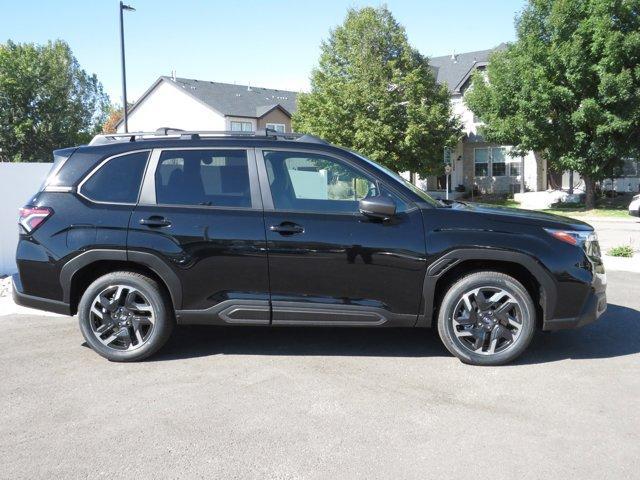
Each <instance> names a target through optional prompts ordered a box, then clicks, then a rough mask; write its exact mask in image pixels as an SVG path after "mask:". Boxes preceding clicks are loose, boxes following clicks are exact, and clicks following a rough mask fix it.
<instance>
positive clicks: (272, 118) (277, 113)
mask: <svg viewBox="0 0 640 480" xmlns="http://www.w3.org/2000/svg"><path fill="white" fill-rule="evenodd" d="M267 123H282V124H284V128H285V132H291V118H290V117H289V116H288V115H287V114H286V113H284V112H283V111H282V110H280V109H279V108H275V109H273V110H271V111H270V112H269V113H267V114H266V115H265V116H264V117H262V118H259V119H258V128H266V126H267Z"/></svg>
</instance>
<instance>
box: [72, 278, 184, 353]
mask: <svg viewBox="0 0 640 480" xmlns="http://www.w3.org/2000/svg"><path fill="white" fill-rule="evenodd" d="M78 318H79V322H80V330H81V331H82V335H83V336H84V338H85V340H86V341H87V344H89V346H91V348H93V350H95V351H96V352H97V353H99V354H100V355H102V356H103V357H105V358H107V359H109V360H112V361H116V362H127V361H135V360H142V359H144V358H147V357H149V356H150V355H152V354H154V353H155V352H156V351H158V349H160V348H161V347H162V346H163V345H164V344H165V342H166V341H167V339H168V338H169V336H170V335H171V331H172V330H173V325H174V323H175V321H174V316H173V311H172V308H171V305H170V304H169V301H168V298H167V296H166V294H165V293H164V291H163V290H162V289H161V288H160V285H158V283H157V282H156V281H155V280H153V279H151V278H149V277H147V276H145V275H141V274H139V273H134V272H113V273H109V274H107V275H104V276H102V277H100V278H98V279H97V280H96V281H94V282H93V283H92V284H91V285H89V287H88V288H87V290H86V291H85V292H84V294H83V295H82V299H81V300H80V304H79V305H78Z"/></svg>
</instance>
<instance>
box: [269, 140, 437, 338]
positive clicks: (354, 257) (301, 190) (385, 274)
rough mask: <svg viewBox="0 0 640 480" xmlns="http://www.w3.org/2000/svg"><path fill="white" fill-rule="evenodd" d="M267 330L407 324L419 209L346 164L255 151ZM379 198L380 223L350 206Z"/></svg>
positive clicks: (417, 279)
mask: <svg viewBox="0 0 640 480" xmlns="http://www.w3.org/2000/svg"><path fill="white" fill-rule="evenodd" d="M257 159H258V168H259V170H260V171H261V172H262V173H261V176H262V178H261V181H262V183H261V185H262V187H263V188H262V190H263V195H264V193H265V191H266V193H267V194H269V193H270V195H268V196H267V197H264V200H265V225H266V235H267V248H268V252H269V273H270V284H271V301H272V324H273V325H287V324H307V325H313V324H322V325H398V326H400V325H402V326H406V325H414V324H415V322H416V318H417V315H418V310H419V306H420V298H421V289H422V284H423V280H424V275H425V243H424V242H425V240H424V228H423V224H422V216H421V213H420V211H419V210H418V209H417V208H416V207H414V206H413V205H412V204H410V203H409V202H407V201H404V200H402V199H401V198H400V196H398V195H397V194H392V193H391V192H390V191H389V189H388V188H387V187H385V186H384V185H382V184H381V183H380V182H378V181H377V180H376V179H375V178H374V177H373V176H372V175H371V174H370V173H367V172H366V171H364V170H362V169H361V168H360V167H358V166H357V165H356V164H354V163H352V162H351V161H350V160H349V159H347V158H338V157H333V156H327V155H325V154H319V153H313V152H305V151H291V150H283V149H271V150H267V149H265V150H263V151H261V152H260V151H258V153H257ZM378 194H383V195H389V196H391V197H392V198H393V200H394V201H395V202H396V206H397V211H398V214H397V215H396V216H395V217H393V218H391V219H389V220H387V221H381V220H376V219H371V218H368V217H365V216H364V215H362V214H361V213H360V212H359V209H358V201H359V200H360V199H362V198H364V197H366V196H369V195H378Z"/></svg>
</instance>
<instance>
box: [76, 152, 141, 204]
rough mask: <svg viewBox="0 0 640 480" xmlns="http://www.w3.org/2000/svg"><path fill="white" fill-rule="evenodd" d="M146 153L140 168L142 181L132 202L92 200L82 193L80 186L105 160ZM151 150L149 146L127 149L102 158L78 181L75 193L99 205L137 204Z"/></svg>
mask: <svg viewBox="0 0 640 480" xmlns="http://www.w3.org/2000/svg"><path fill="white" fill-rule="evenodd" d="M144 152H146V153H147V161H146V163H145V166H144V169H143V170H142V181H141V182H140V186H139V187H138V195H137V196H136V201H135V202H133V203H130V202H105V201H102V200H94V199H93V198H90V197H89V196H87V195H85V194H84V193H82V187H83V186H84V184H85V183H87V182H88V181H89V179H90V178H91V177H92V176H93V175H94V174H95V173H96V172H97V171H98V170H100V169H101V168H102V167H103V166H104V165H106V164H107V162H110V161H111V160H113V159H114V158H118V157H124V156H127V155H132V154H135V153H144ZM150 152H151V149H149V148H145V149H141V150H129V151H127V152H123V153H118V154H116V155H111V156H109V157H107V158H105V159H104V160H102V161H101V162H100V163H99V164H98V165H97V166H95V167H94V168H93V169H92V170H91V171H90V172H89V173H88V174H87V175H85V177H84V178H83V179H82V180H81V181H80V183H78V187H77V188H76V193H77V194H78V195H79V196H81V197H82V198H84V199H86V200H88V201H90V202H92V203H97V204H100V205H133V206H135V205H137V204H138V202H139V201H140V196H141V192H142V187H143V186H144V182H145V178H146V176H147V170H148V169H149V164H150V162H149V158H150V155H149V153H150Z"/></svg>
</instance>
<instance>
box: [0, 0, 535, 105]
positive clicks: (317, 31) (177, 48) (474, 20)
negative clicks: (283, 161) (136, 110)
mask: <svg viewBox="0 0 640 480" xmlns="http://www.w3.org/2000/svg"><path fill="white" fill-rule="evenodd" d="M125 3H128V4H130V5H132V6H133V7H135V8H136V11H135V12H125V43H126V59H127V92H128V99H129V101H132V100H135V99H136V98H138V96H140V95H141V94H142V93H143V92H144V91H145V90H146V89H147V88H148V87H149V86H150V85H151V84H152V83H153V82H154V81H155V80H156V79H157V78H158V77H159V76H160V75H170V74H171V72H172V70H175V71H176V75H177V76H178V77H185V78H196V79H199V80H210V81H217V82H228V83H234V82H235V83H239V84H243V85H246V84H251V85H253V86H258V87H267V88H280V89H284V90H298V91H299V90H308V89H309V74H310V72H311V69H312V68H313V67H314V65H315V64H316V63H317V61H318V56H319V52H320V43H321V41H322V40H323V39H326V38H327V37H328V35H329V31H330V30H331V29H332V28H334V27H335V26H337V25H339V24H340V23H341V22H342V21H343V20H344V17H345V14H346V12H347V9H348V8H350V7H362V6H369V5H370V6H376V7H377V6H380V5H382V4H383V3H384V4H386V5H387V7H388V8H389V9H390V10H391V12H392V13H393V15H394V16H395V17H396V19H397V20H398V21H399V22H400V23H401V24H402V25H403V26H404V27H405V28H406V31H407V35H408V38H409V42H410V43H411V44H412V45H413V46H414V47H415V48H417V49H418V50H419V51H420V52H422V53H423V54H424V55H427V56H440V55H450V54H452V53H462V52H468V51H474V50H482V49H486V48H492V47H494V46H496V45H498V44H499V43H501V42H508V41H512V40H514V39H515V31H514V17H515V15H516V14H517V13H518V12H519V11H520V10H521V9H522V7H523V6H524V0H481V1H480V0H475V1H474V0H458V1H455V2H454V1H451V0H447V1H433V0H424V1H419V0H387V1H386V2H376V1H366V0H352V1H340V0H322V1H321V0H316V1H294V0H272V1H267V0H243V1H242V2H239V1H234V0H226V1H221V0H209V1H205V0H200V1H198V0H177V1H176V0H173V1H164V0H155V1H154V0H127V1H125ZM0 12H2V17H3V18H2V21H0V25H2V27H1V28H0V42H5V41H6V40H13V41H14V42H35V43H43V42H46V41H47V40H54V39H63V40H65V41H66V42H67V43H68V44H69V45H70V46H71V49H72V50H73V53H74V55H75V56H76V58H77V59H78V61H79V62H80V65H81V66H82V68H84V69H85V70H86V71H87V72H89V73H95V74H96V75H97V76H98V79H99V80H100V81H101V82H102V84H103V85H104V88H105V90H106V92H107V93H108V94H109V96H110V97H111V101H112V102H114V103H120V104H121V103H122V100H121V98H122V83H121V82H122V80H121V78H122V77H121V68H120V43H119V42H120V37H119V22H118V18H119V17H118V2H117V1H115V0H84V1H82V0H40V1H37V0H0Z"/></svg>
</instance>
